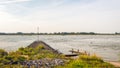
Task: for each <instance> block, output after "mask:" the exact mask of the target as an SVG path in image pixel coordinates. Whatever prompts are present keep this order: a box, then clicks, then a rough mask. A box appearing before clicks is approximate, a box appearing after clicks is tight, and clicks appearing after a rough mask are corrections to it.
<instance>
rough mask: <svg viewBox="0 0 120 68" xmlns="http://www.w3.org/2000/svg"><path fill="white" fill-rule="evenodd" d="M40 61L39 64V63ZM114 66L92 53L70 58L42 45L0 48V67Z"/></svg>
mask: <svg viewBox="0 0 120 68" xmlns="http://www.w3.org/2000/svg"><path fill="white" fill-rule="evenodd" d="M40 63H41V64H40ZM22 67H24V68H28V67H32V68H35V67H44V68H47V67H49V68H115V67H114V66H112V65H111V64H109V63H106V62H104V61H103V60H102V59H101V58H99V57H97V56H95V55H93V56H88V55H80V56H79V58H76V59H72V58H68V57H65V56H64V55H62V54H54V53H53V52H51V51H49V50H46V49H45V48H44V47H43V46H42V45H39V46H37V47H36V48H28V47H26V48H23V47H22V48H19V49H18V50H17V51H15V52H10V53H8V52H6V51H5V50H2V49H0V68H22Z"/></svg>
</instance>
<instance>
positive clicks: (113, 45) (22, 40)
mask: <svg viewBox="0 0 120 68" xmlns="http://www.w3.org/2000/svg"><path fill="white" fill-rule="evenodd" d="M36 39H37V37H36V36H9V35H8V36H4V35H3V36H0V48H2V49H5V50H7V51H14V50H17V49H18V48H19V47H26V46H28V45H29V44H30V43H32V42H33V41H35V40H36ZM40 40H42V41H44V42H46V43H47V44H49V45H51V47H53V48H55V49H58V50H59V51H61V52H63V53H65V54H68V53H69V50H71V49H72V48H73V49H76V50H77V49H79V50H81V51H84V50H86V51H87V52H90V53H96V54H97V55H99V56H100V57H102V58H103V59H104V60H108V61H119V60H120V35H67V36H61V35H42V36H40Z"/></svg>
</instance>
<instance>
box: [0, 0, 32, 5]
mask: <svg viewBox="0 0 120 68" xmlns="http://www.w3.org/2000/svg"><path fill="white" fill-rule="evenodd" d="M26 1H30V0H0V4H11V3H19V2H26Z"/></svg>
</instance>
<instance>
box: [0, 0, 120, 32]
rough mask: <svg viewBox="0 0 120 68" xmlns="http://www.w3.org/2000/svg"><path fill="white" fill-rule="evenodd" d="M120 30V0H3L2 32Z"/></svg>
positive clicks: (1, 1)
mask: <svg viewBox="0 0 120 68" xmlns="http://www.w3.org/2000/svg"><path fill="white" fill-rule="evenodd" d="M38 26H39V28H40V32H120V0H0V32H36V31H37V30H36V29H37V27H38Z"/></svg>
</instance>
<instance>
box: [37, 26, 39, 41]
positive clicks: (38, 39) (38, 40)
mask: <svg viewBox="0 0 120 68" xmlns="http://www.w3.org/2000/svg"><path fill="white" fill-rule="evenodd" d="M37 41H39V27H37Z"/></svg>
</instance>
